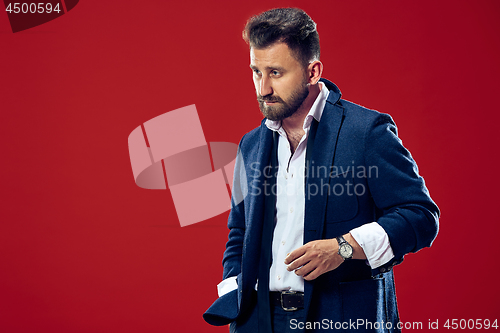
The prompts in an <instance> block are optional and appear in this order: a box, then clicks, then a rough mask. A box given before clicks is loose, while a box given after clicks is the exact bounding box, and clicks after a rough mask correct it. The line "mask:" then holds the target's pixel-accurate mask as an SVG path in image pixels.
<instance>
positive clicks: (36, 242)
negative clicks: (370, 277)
mask: <svg viewBox="0 0 500 333" xmlns="http://www.w3.org/2000/svg"><path fill="white" fill-rule="evenodd" d="M278 6H297V7H301V8H303V9H304V10H305V11H306V12H307V13H309V14H310V15H311V17H312V18H313V19H314V20H315V21H316V22H317V23H318V30H319V33H320V37H321V42H322V61H323V63H324V66H325V72H324V77H326V78H329V79H330V80H332V81H334V82H336V83H337V84H338V85H339V87H340V88H341V90H342V92H343V96H344V98H346V99H348V100H351V101H354V102H356V103H359V104H362V105H364V106H367V107H370V108H374V109H377V110H380V111H382V112H386V113H390V114H391V115H392V116H393V117H394V119H395V120H396V122H397V124H398V127H399V133H400V137H401V138H402V140H403V142H404V144H405V145H406V147H408V148H409V149H410V150H411V152H412V154H413V156H414V157H415V159H416V160H417V162H418V164H419V167H420V171H421V174H422V175H423V176H424V177H425V179H426V182H427V185H428V187H429V189H430V191H431V194H432V196H433V198H434V199H435V201H436V202H437V203H438V205H439V206H440V208H441V210H442V218H441V229H440V234H439V235H438V238H437V239H436V241H435V243H434V245H433V247H432V248H430V249H425V250H423V251H421V252H420V253H418V254H416V255H415V254H411V255H408V256H406V259H405V262H404V263H403V264H402V265H400V266H398V267H396V268H395V272H396V288H397V291H398V299H399V305H400V315H401V320H402V321H404V322H407V321H419V322H423V323H424V327H426V325H427V323H428V321H429V319H430V320H432V321H435V320H436V319H439V324H440V326H442V324H444V321H445V320H446V319H452V318H457V319H485V318H488V319H490V320H492V319H498V318H499V317H500V316H499V314H500V313H499V312H500V307H499V305H498V304H499V302H498V299H499V298H500V288H499V285H498V283H497V281H496V277H497V276H498V273H499V268H498V267H499V266H498V263H497V259H498V254H499V250H498V239H499V231H500V230H499V226H498V223H499V219H498V216H497V214H496V212H497V211H498V210H497V208H498V199H499V195H498V189H499V188H500V182H499V179H498V178H499V177H498V171H497V169H498V162H499V159H498V157H497V154H498V146H497V144H498V141H499V140H498V137H497V135H498V121H499V118H500V117H499V114H498V111H499V110H498V103H497V99H498V95H499V88H500V85H499V81H498V78H499V75H500V62H499V59H500V34H499V32H500V30H499V28H500V20H499V17H500V15H499V14H500V2H498V1H496V0H491V1H487V0H482V1H439V2H437V1H401V0H394V1H393V0H390V1H389V0H384V1H372V0H370V1H367V0H356V1H347V0H343V1H332V0H329V1H308V2H299V1H252V2H241V4H240V5H239V4H237V2H235V1H220V2H214V3H211V2H208V1H196V2H194V1H176V2H174V1H159V0H157V1H95V0H87V1H80V3H79V4H78V5H77V6H76V7H75V8H74V9H73V10H72V11H71V12H69V13H67V14H65V15H63V16H62V17H60V18H58V19H56V20H54V21H51V22H48V23H46V24H44V25H41V26H38V27H35V28H33V29H29V30H26V31H23V32H19V33H15V34H14V33H12V31H11V29H10V26H9V22H8V20H7V15H6V13H4V14H2V13H0V77H1V81H0V110H1V118H0V119H1V131H0V138H1V142H2V144H1V161H2V163H1V177H2V178H1V179H2V183H1V187H0V188H1V209H0V220H1V222H0V253H1V255H0V331H1V332H227V328H225V327H223V328H217V327H211V326H209V325H208V324H205V322H204V321H203V319H202V316H201V315H202V313H203V312H204V310H205V309H206V308H207V307H208V306H209V305H210V304H211V303H212V301H213V300H214V299H215V298H216V297H217V293H216V285H217V283H218V282H219V281H220V279H221V274H222V268H221V259H222V253H223V250H224V246H225V241H226V238H227V230H226V227H225V223H226V218H227V213H225V214H222V215H220V216H217V217H214V218H212V219H210V220H207V221H204V222H202V223H199V224H195V225H192V226H188V227H184V228H181V227H180V226H179V223H178V220H177V216H176V213H175V210H174V207H173V203H172V198H171V196H170V194H169V192H168V191H153V190H144V189H141V188H139V187H137V186H136V185H135V183H134V180H133V176H132V170H131V167H130V161H129V156H128V148H127V137H128V135H129V133H130V132H131V131H132V130H133V129H134V128H136V127H137V126H139V125H140V124H141V123H143V122H144V121H147V120H149V119H151V118H153V117H155V116H157V115H160V114H162V113H164V112H167V111H170V110H173V109H176V108H179V107H182V106H186V105H189V104H193V103H194V104H196V106H197V108H198V112H199V115H200V118H201V122H202V125H203V128H204V132H205V137H206V138H207V141H227V142H235V143H237V142H238V141H239V139H240V137H241V136H242V135H243V134H244V133H245V132H247V131H249V130H250V129H252V128H253V127H255V126H257V125H258V123H259V121H260V119H261V115H260V112H259V111H258V107H257V103H256V101H255V93H254V91H253V85H252V81H251V72H250V69H249V68H248V64H249V55H248V49H247V46H246V45H245V44H244V42H243V41H242V40H241V30H242V28H243V26H244V23H245V21H246V20H247V18H248V17H249V16H250V15H253V14H256V13H259V12H261V11H263V10H266V9H269V8H271V7H278Z"/></svg>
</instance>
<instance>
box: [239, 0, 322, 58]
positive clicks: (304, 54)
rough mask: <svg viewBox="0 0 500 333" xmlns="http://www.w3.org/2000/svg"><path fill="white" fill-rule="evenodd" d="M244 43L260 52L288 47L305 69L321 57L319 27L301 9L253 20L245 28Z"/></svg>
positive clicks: (269, 13) (268, 13)
mask: <svg viewBox="0 0 500 333" xmlns="http://www.w3.org/2000/svg"><path fill="white" fill-rule="evenodd" d="M243 39H244V40H245V42H247V43H248V44H249V45H250V47H254V48H257V49H262V48H265V47H267V46H269V45H272V44H274V43H276V42H282V43H285V44H286V45H287V46H288V47H289V48H290V49H291V51H292V52H293V53H294V55H295V57H296V58H297V60H298V61H299V62H300V63H301V64H303V65H304V66H307V65H308V64H309V63H310V62H311V61H314V60H319V56H320V48H319V35H318V31H317V30H316V23H315V22H314V21H313V20H312V19H311V18H310V17H309V15H307V14H306V12H304V11H303V10H302V9H298V8H276V9H271V10H268V11H265V12H263V13H261V14H259V15H256V16H253V17H252V18H250V19H249V20H248V22H247V24H246V26H245V30H244V31H243Z"/></svg>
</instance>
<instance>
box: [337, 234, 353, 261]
mask: <svg viewBox="0 0 500 333" xmlns="http://www.w3.org/2000/svg"><path fill="white" fill-rule="evenodd" d="M337 242H338V243H339V255H340V256H341V257H342V259H344V260H348V259H351V258H352V252H353V250H352V246H351V244H349V243H347V241H346V240H345V239H344V237H342V236H340V237H337Z"/></svg>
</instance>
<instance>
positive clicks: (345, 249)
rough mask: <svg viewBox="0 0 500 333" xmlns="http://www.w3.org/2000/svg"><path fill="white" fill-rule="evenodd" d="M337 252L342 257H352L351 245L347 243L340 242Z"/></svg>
mask: <svg viewBox="0 0 500 333" xmlns="http://www.w3.org/2000/svg"><path fill="white" fill-rule="evenodd" d="M339 253H340V255H341V256H342V257H343V258H350V257H352V247H351V246H350V245H349V244H342V246H340V249H339Z"/></svg>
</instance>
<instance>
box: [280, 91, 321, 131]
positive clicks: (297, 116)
mask: <svg viewBox="0 0 500 333" xmlns="http://www.w3.org/2000/svg"><path fill="white" fill-rule="evenodd" d="M320 91H321V87H320V85H319V84H318V83H317V84H314V85H310V86H309V95H308V96H307V97H306V99H305V100H304V102H303V103H302V104H301V105H300V107H299V109H298V110H297V112H295V113H294V114H293V115H291V116H290V117H288V118H285V119H283V120H282V121H281V126H283V129H284V130H285V131H286V132H287V133H292V132H297V131H302V130H303V126H304V119H305V118H306V116H307V114H308V113H309V111H310V110H311V107H312V106H313V104H314V101H315V100H316V98H317V97H318V95H319V93H320Z"/></svg>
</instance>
